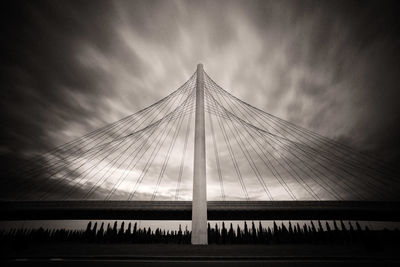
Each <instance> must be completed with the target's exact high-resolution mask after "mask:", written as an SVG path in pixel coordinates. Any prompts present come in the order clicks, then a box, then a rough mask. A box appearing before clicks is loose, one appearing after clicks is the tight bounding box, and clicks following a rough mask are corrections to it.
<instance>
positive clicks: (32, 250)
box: [0, 243, 400, 267]
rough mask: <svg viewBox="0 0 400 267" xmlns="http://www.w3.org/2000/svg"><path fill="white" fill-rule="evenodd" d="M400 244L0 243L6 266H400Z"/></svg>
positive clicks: (1, 260) (0, 261)
mask: <svg viewBox="0 0 400 267" xmlns="http://www.w3.org/2000/svg"><path fill="white" fill-rule="evenodd" d="M399 252H400V247H384V248H374V249H371V248H365V247H363V246H349V245H305V244H302V245H287V244H284V245H273V246H272V245H271V246H265V245H208V246H192V245H176V244H87V243H86V244H81V243H59V244H57V243H51V244H49V243H47V244H41V243H37V244H29V246H26V247H12V246H10V245H6V246H2V247H0V266H74V267H76V266H85V267H90V266H96V267H99V266H145V267H146V266H166V267H168V266H207V267H212V266H218V267H224V266H230V267H235V266H340V267H346V266H351V267H355V266H400V253H399Z"/></svg>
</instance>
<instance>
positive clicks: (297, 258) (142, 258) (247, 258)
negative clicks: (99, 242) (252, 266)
mask: <svg viewBox="0 0 400 267" xmlns="http://www.w3.org/2000/svg"><path fill="white" fill-rule="evenodd" d="M91 260H94V261H115V260H118V261H346V262H348V261H355V262H357V261H377V262H380V261H395V262H400V258H399V257H350V256H349V257H347V256H339V257H337V256H336V257H335V256H328V257H314V256H112V255H109V256H108V255H102V256H73V257H54V256H53V257H18V258H15V257H3V258H1V259H0V261H91Z"/></svg>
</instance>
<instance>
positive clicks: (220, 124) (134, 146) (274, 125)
mask: <svg viewBox="0 0 400 267" xmlns="http://www.w3.org/2000/svg"><path fill="white" fill-rule="evenodd" d="M399 185H400V181H399V179H398V177H397V176H396V171H395V170H393V169H391V168H389V167H387V166H386V165H385V164H384V163H383V162H381V161H380V160H379V159H376V158H373V157H371V156H369V155H365V154H363V153H360V152H357V151H355V150H354V149H352V148H350V147H348V146H345V145H343V144H340V143H338V142H335V141H333V140H331V139H329V138H326V137H323V136H321V135H319V134H317V133H314V132H312V131H309V130H307V129H304V128H302V127H299V126H296V125H294V124H292V123H290V122H287V121H285V120H283V119H280V118H278V117H276V116H273V115H271V114H269V113H266V112H264V111H262V110H259V109H257V108H255V107H253V106H251V105H250V104H248V103H246V102H244V101H242V100H240V99H238V98H236V97H235V96H233V95H232V94H230V93H228V92H227V91H225V90H224V89H223V88H221V87H220V86H218V84H217V83H216V82H214V81H213V80H212V79H211V78H210V77H209V76H208V74H207V73H206V72H204V70H203V67H202V65H199V66H198V68H197V70H196V72H195V73H194V74H193V75H192V76H191V77H190V78H189V80H187V81H186V82H185V83H184V84H183V85H182V86H181V87H179V88H178V89H177V90H175V91H174V92H172V93H171V94H170V95H168V96H166V97H164V98H163V99H161V100H159V101H158V102H156V103H154V104H153V105H151V106H149V107H147V108H145V109H143V110H140V111H139V112H137V113H134V114H132V115H129V116H127V117H125V118H122V119H121V120H119V121H117V122H114V123H111V124H109V125H106V126H104V127H102V128H100V129H97V130H95V131H93V132H90V133H88V134H86V135H85V136H82V137H81V138H78V139H75V140H73V141H71V142H68V143H66V144H64V145H62V146H60V147H57V148H55V149H53V150H52V151H50V152H48V153H46V154H44V155H41V156H40V157H37V158H36V159H35V160H31V162H30V163H29V164H26V165H24V166H21V168H20V169H18V170H16V171H15V172H14V173H10V174H9V175H8V176H7V179H5V180H3V181H2V186H3V187H4V188H5V189H6V190H4V191H6V192H9V193H8V194H6V195H4V196H2V198H3V201H2V202H1V203H0V205H1V207H0V209H1V210H0V214H1V215H0V216H1V218H2V219H39V218H40V219H52V218H53V219H67V218H70V219H79V218H104V219H105V218H110V219H111V218H112V219H118V218H121V219H122V218H123V219H192V227H193V236H194V238H198V240H196V241H194V243H204V233H206V223H207V218H208V219H216V220H217V219H218V220H222V219H234V220H238V219H251V218H253V219H363V220H399V214H400V213H399V211H400V205H399V204H398V202H397V200H398V192H400V191H399ZM207 200H209V201H208V202H207ZM210 200H211V201H210ZM196 231H198V233H197V234H196ZM196 236H197V237H196ZM205 240H206V239H205Z"/></svg>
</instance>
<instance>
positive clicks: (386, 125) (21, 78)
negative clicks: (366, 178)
mask: <svg viewBox="0 0 400 267" xmlns="http://www.w3.org/2000/svg"><path fill="white" fill-rule="evenodd" d="M0 6H1V8H0V10H1V13H2V16H1V32H0V36H1V37H0V38H1V41H0V43H1V44H0V46H1V52H0V55H1V63H0V64H1V65H0V68H1V85H0V88H1V89H0V123H1V130H0V160H1V165H2V168H1V170H2V172H5V171H6V170H9V169H12V168H14V166H17V165H18V163H19V162H20V161H21V159H22V158H29V157H31V156H32V155H35V154H41V153H44V152H46V151H48V150H49V149H51V148H53V147H56V146H58V145H61V144H63V143H65V142H68V141H70V140H73V139H74V138H78V137H80V136H82V135H84V134H85V133H87V132H90V131H92V130H95V129H97V128H99V127H101V126H104V125H106V124H108V123H111V122H114V121H116V120H118V119H120V118H122V117H124V116H127V115H129V114H131V113H134V112H136V111H138V110H140V109H142V108H145V107H147V106H149V105H151V104H153V103H154V102H156V101H158V100H159V99H161V98H162V97H164V96H166V95H168V94H169V93H171V92H172V91H174V90H175V89H176V88H178V87H179V86H180V85H181V84H182V83H184V82H185V81H186V80H187V79H188V78H189V77H190V76H191V75H192V74H193V72H194V71H195V69H196V65H197V64H198V63H200V62H201V63H203V64H204V68H205V71H206V72H207V73H208V74H209V75H210V76H211V77H212V78H213V80H214V81H216V82H217V83H218V84H219V85H220V86H221V87H223V88H225V90H227V91H228V92H230V93H232V94H233V95H235V96H237V97H238V98H241V99H243V100H244V101H246V102H248V103H250V104H252V105H253V106H256V107H258V108H260V109H262V110H264V111H267V112H269V113H271V114H274V115H276V116H278V117H280V118H282V119H285V120H287V121H290V122H292V123H294V124H297V125H299V126H302V127H305V128H307V129H310V130H312V131H315V132H317V133H320V134H322V135H324V136H326V137H329V138H332V139H334V140H336V141H340V142H342V143H344V144H346V145H349V146H351V147H354V148H355V149H357V150H359V151H363V152H367V153H370V154H373V155H375V156H377V157H379V158H381V159H382V160H385V161H386V162H388V163H391V164H393V165H395V166H396V165H397V166H398V164H400V143H399V140H400V138H399V137H400V105H399V99H400V90H399V81H400V64H399V62H400V52H399V47H400V38H399V33H400V31H399V22H398V17H399V8H398V6H397V5H396V1H384V3H382V1H251V0H249V1H168V0H167V1H147V0H146V1H4V2H2V3H1V4H0Z"/></svg>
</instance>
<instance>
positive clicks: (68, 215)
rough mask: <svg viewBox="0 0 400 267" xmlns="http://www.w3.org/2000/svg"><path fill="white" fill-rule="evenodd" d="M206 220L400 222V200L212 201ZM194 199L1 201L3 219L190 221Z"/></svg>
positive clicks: (0, 217) (0, 218)
mask: <svg viewBox="0 0 400 267" xmlns="http://www.w3.org/2000/svg"><path fill="white" fill-rule="evenodd" d="M207 206H208V207H207V212H208V220H289V219H290V220H311V219H320V220H331V219H342V220H369V221H372V220H377V221H400V202H386V201H208V202H207ZM191 216H192V202H191V201H0V220H59V219H124V220H191Z"/></svg>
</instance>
